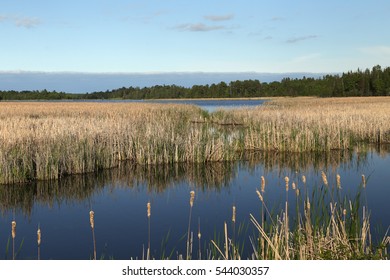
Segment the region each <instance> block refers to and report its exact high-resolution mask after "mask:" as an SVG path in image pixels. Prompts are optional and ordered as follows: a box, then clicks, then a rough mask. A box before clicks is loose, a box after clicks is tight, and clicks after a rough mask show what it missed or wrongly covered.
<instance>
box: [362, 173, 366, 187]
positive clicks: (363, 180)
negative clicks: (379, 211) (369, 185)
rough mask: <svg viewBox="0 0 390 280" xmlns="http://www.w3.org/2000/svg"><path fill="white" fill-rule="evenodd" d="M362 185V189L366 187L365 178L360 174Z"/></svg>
mask: <svg viewBox="0 0 390 280" xmlns="http://www.w3.org/2000/svg"><path fill="white" fill-rule="evenodd" d="M362 184H363V188H365V187H366V176H364V174H362Z"/></svg>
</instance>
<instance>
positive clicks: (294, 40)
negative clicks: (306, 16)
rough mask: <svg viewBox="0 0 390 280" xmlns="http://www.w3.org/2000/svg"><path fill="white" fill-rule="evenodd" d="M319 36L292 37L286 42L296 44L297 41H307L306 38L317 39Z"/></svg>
mask: <svg viewBox="0 0 390 280" xmlns="http://www.w3.org/2000/svg"><path fill="white" fill-rule="evenodd" d="M317 37H318V36H317V35H308V36H301V37H293V38H290V39H288V40H287V41H286V43H288V44H294V43H297V42H300V41H306V40H310V39H315V38H317Z"/></svg>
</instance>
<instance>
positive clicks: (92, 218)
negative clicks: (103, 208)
mask: <svg viewBox="0 0 390 280" xmlns="http://www.w3.org/2000/svg"><path fill="white" fill-rule="evenodd" d="M89 223H90V224H91V228H92V229H93V228H94V227H95V212H93V211H92V210H91V211H89Z"/></svg>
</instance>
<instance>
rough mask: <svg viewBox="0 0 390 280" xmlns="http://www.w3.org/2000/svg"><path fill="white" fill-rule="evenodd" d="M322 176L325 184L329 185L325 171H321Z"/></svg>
mask: <svg viewBox="0 0 390 280" xmlns="http://www.w3.org/2000/svg"><path fill="white" fill-rule="evenodd" d="M321 177H322V181H323V182H324V185H325V186H327V185H328V179H327V178H326V174H325V172H324V171H321Z"/></svg>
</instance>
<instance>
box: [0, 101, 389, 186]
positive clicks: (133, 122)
mask: <svg viewBox="0 0 390 280" xmlns="http://www.w3.org/2000/svg"><path fill="white" fill-rule="evenodd" d="M0 120H1V123H0V183H2V184H7V183H18V182H28V181H33V180H44V179H58V178H61V177H63V176H65V175H68V174H78V173H87V172H99V171H101V170H102V169H104V168H111V167H115V166H119V165H120V164H121V162H123V161H130V162H133V163H135V164H139V165H156V164H173V163H177V162H181V163H204V162H209V161H213V162H216V161H232V160H237V159H241V158H242V157H243V154H244V153H245V152H246V151H276V152H281V151H287V152H308V151H316V152H329V151H331V150H348V149H349V150H350V149H353V148H354V147H356V146H359V145H360V146H362V145H363V146H364V145H366V144H369V143H374V144H380V143H390V97H370V98H337V99H336V98H328V99H322V98H278V99H274V100H272V101H270V102H267V103H266V104H265V105H262V106H259V107H257V108H254V109H240V110H232V111H218V112H215V113H212V114H205V113H204V111H202V110H201V109H199V108H198V107H196V106H190V105H173V104H147V103H143V104H131V103H118V104H115V103H111V104H110V103H65V102H63V103H61V102H58V103H57V102H56V103H54V102H53V103H50V102H44V103H43V102H42V103H40V102H34V103H29V102H23V103H22V102H1V103H0ZM231 123H239V124H241V125H224V124H231Z"/></svg>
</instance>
